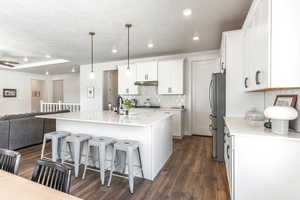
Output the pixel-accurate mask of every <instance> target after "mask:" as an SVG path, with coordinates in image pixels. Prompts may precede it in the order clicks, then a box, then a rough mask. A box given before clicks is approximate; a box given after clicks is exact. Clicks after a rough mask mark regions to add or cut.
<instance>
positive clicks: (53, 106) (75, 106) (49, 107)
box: [41, 101, 80, 112]
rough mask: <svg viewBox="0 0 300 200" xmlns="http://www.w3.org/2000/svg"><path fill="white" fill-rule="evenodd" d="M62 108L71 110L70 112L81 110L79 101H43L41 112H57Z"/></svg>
mask: <svg viewBox="0 0 300 200" xmlns="http://www.w3.org/2000/svg"><path fill="white" fill-rule="evenodd" d="M61 110H69V111H70V112H80V104H79V103H62V102H61V101H59V102H58V103H48V102H44V101H41V112H56V111H61Z"/></svg>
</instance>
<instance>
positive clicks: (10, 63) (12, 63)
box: [0, 60, 20, 68]
mask: <svg viewBox="0 0 300 200" xmlns="http://www.w3.org/2000/svg"><path fill="white" fill-rule="evenodd" d="M18 64H20V63H18V62H15V61H11V60H0V65H3V66H6V67H11V68H13V67H16V65H18Z"/></svg>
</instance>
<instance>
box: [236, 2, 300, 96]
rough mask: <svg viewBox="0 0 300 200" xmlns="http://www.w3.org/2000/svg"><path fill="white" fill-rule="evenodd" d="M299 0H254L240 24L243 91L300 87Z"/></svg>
mask: <svg viewBox="0 0 300 200" xmlns="http://www.w3.org/2000/svg"><path fill="white" fill-rule="evenodd" d="M299 9H300V2H298V1H295V0H285V1H276V0H254V2H253V4H252V6H251V8H250V11H249V14H248V16H247V18H246V21H245V23H244V26H243V29H242V30H243V34H244V38H243V40H244V41H243V45H244V53H243V58H244V65H243V67H244V77H243V79H244V80H243V84H244V88H245V90H246V91H262V90H268V89H279V88H298V87H300V78H299V74H300V59H299V55H300V42H299V41H300V39H299V35H300V20H298V19H299V17H300V13H299V12H298V11H299Z"/></svg>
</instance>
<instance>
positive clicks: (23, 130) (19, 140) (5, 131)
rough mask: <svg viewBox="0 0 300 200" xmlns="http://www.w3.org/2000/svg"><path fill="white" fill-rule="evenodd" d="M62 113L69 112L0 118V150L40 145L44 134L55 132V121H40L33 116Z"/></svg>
mask: <svg viewBox="0 0 300 200" xmlns="http://www.w3.org/2000/svg"><path fill="white" fill-rule="evenodd" d="M64 112H69V111H68V110H64V111H58V112H46V113H27V114H18V115H6V116H3V117H1V118H0V148H5V149H11V150H16V149H20V148H23V147H26V146H30V145H34V144H39V143H41V142H42V141H43V136H44V134H45V133H49V132H52V131H55V130H56V121H55V120H54V119H40V118H36V117H35V116H37V115H46V114H54V113H64Z"/></svg>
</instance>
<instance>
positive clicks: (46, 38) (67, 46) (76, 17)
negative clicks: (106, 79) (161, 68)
mask: <svg viewBox="0 0 300 200" xmlns="http://www.w3.org/2000/svg"><path fill="white" fill-rule="evenodd" d="M251 2H252V0H42V1H37V0H5V1H2V2H1V8H0V24H1V29H0V52H1V51H15V52H19V53H18V55H19V56H20V54H23V55H21V56H28V57H30V56H31V57H39V58H40V59H42V58H43V59H45V58H44V56H45V55H46V54H50V55H51V56H52V57H54V58H60V59H66V60H70V61H71V62H72V63H71V64H69V65H67V64H63V65H53V66H52V67H56V68H55V70H54V71H55V72H59V71H60V68H61V69H64V68H65V67H67V69H68V70H70V69H69V68H68V67H72V66H74V63H76V64H88V63H90V37H89V35H88V32H89V31H94V32H96V35H95V39H94V41H95V44H94V47H95V62H104V61H110V60H119V59H124V58H126V56H127V31H126V29H125V28H124V24H125V23H132V24H133V29H132V32H133V34H132V35H131V36H132V37H131V39H132V41H133V42H132V43H131V49H132V51H133V53H134V55H133V56H134V57H145V56H158V55H165V54H173V53H188V52H195V51H202V50H213V49H218V48H219V46H220V39H221V33H222V32H223V31H227V30H233V29H237V28H240V27H241V25H242V22H243V20H244V19H245V16H246V14H247V12H248V9H249V7H250V4H251ZM184 8H191V9H192V11H193V14H192V16H190V17H184V16H183V15H182V10H183V9H184ZM196 32H197V33H198V34H199V36H200V41H197V42H195V41H193V40H192V37H193V34H194V33H196ZM149 41H152V42H153V43H154V45H155V46H154V48H153V49H148V48H147V43H148V42H149ZM113 47H116V48H117V49H118V53H117V54H113V53H112V52H111V50H112V48H113ZM20 52H21V53H20ZM40 59H37V60H40ZM59 66H60V67H59ZM62 66H63V67H62ZM48 67H49V66H48ZM50 67H51V66H50ZM35 69H36V70H37V71H39V72H37V73H41V71H43V70H41V69H39V68H35ZM42 69H43V68H42ZM26 70H28V69H26ZM62 71H64V70H62ZM31 72H34V69H33V71H32V70H31ZM43 73H44V72H43ZM59 73H60V72H59Z"/></svg>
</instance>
